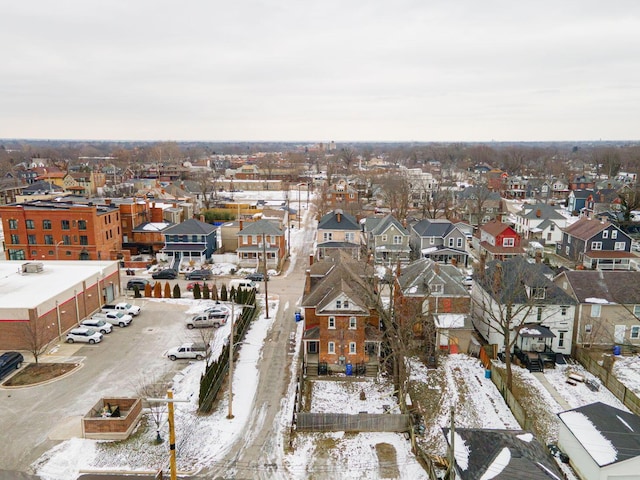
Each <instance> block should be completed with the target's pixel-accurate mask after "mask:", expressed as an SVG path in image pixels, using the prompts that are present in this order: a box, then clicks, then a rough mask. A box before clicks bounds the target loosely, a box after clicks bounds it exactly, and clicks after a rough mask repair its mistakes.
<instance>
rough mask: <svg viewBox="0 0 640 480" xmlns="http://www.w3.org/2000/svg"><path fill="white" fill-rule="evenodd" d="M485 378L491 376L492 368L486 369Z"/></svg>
mask: <svg viewBox="0 0 640 480" xmlns="http://www.w3.org/2000/svg"><path fill="white" fill-rule="evenodd" d="M484 378H491V370H489V369H486V370H485V371H484Z"/></svg>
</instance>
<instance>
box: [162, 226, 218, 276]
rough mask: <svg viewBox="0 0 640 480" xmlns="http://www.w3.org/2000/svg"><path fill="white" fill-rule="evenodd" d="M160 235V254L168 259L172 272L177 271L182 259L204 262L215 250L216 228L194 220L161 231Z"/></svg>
mask: <svg viewBox="0 0 640 480" xmlns="http://www.w3.org/2000/svg"><path fill="white" fill-rule="evenodd" d="M162 235H163V236H164V248H163V249H162V252H163V253H164V254H166V255H167V256H168V257H169V259H170V262H169V263H170V265H171V268H173V269H174V270H178V267H179V266H180V263H181V262H182V260H183V259H186V260H188V261H194V262H198V263H204V262H206V261H207V260H209V259H210V258H211V255H212V254H213V252H215V250H216V248H217V242H216V227H214V226H213V225H210V224H208V223H205V222H201V221H200V220H196V219H195V218H190V219H189V220H185V221H184V222H182V223H178V224H176V225H173V226H171V227H169V228H166V229H163V230H162Z"/></svg>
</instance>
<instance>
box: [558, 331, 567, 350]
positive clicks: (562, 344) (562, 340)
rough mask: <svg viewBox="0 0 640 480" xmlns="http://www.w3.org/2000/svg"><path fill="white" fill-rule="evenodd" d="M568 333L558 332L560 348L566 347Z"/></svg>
mask: <svg viewBox="0 0 640 480" xmlns="http://www.w3.org/2000/svg"><path fill="white" fill-rule="evenodd" d="M565 333H566V332H558V347H559V348H562V347H564V334H565Z"/></svg>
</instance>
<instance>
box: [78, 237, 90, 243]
mask: <svg viewBox="0 0 640 480" xmlns="http://www.w3.org/2000/svg"><path fill="white" fill-rule="evenodd" d="M80 245H89V237H87V236H86V235H80Z"/></svg>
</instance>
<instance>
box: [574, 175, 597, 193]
mask: <svg viewBox="0 0 640 480" xmlns="http://www.w3.org/2000/svg"><path fill="white" fill-rule="evenodd" d="M595 186H596V182H595V180H594V179H593V178H592V177H589V176H587V175H576V176H575V177H573V178H572V179H571V180H569V188H570V189H571V190H591V189H593V188H594V187H595Z"/></svg>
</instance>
